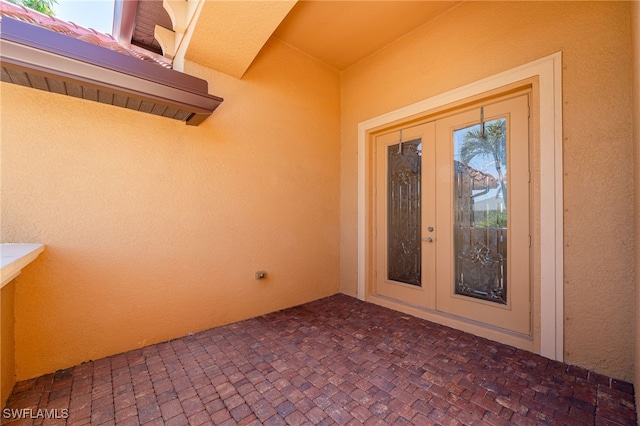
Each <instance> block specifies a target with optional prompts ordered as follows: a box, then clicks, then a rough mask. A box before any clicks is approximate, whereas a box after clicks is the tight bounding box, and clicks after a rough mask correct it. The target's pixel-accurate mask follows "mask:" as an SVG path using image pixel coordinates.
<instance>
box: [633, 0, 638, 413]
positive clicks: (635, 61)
mask: <svg viewBox="0 0 640 426" xmlns="http://www.w3.org/2000/svg"><path fill="white" fill-rule="evenodd" d="M631 41H632V46H633V139H634V148H635V155H634V159H635V164H634V170H635V216H636V223H635V230H636V232H635V235H636V244H635V254H636V259H635V261H636V297H635V323H634V324H635V331H636V333H635V380H634V383H635V389H636V411H638V412H640V1H632V2H631Z"/></svg>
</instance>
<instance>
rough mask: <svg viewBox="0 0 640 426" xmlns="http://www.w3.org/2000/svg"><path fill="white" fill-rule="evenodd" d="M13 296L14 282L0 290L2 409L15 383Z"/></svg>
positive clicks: (0, 390)
mask: <svg viewBox="0 0 640 426" xmlns="http://www.w3.org/2000/svg"><path fill="white" fill-rule="evenodd" d="M14 295H15V280H14V281H12V282H10V283H8V284H7V285H5V286H4V287H2V290H0V336H1V338H0V407H1V408H4V404H5V403H6V402H7V398H8V397H9V394H10V393H11V390H12V389H13V386H14V385H15V383H16V366H15V358H14V355H15V345H14V333H13V331H14V329H13V327H14V318H15V317H14V308H13V306H14Z"/></svg>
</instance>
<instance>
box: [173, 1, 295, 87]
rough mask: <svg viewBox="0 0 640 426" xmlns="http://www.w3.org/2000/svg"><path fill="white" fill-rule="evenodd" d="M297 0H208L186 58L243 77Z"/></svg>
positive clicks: (194, 30)
mask: <svg viewBox="0 0 640 426" xmlns="http://www.w3.org/2000/svg"><path fill="white" fill-rule="evenodd" d="M296 1H297V0H280V1H205V2H204V4H203V6H202V9H201V11H200V15H199V17H198V21H197V24H196V25H195V28H194V29H193V33H192V36H191V40H190V42H189V46H188V48H187V51H186V54H185V59H187V60H190V61H193V62H196V63H198V64H200V65H204V66H206V67H208V68H211V69H214V70H217V71H220V72H223V73H225V74H229V75H231V76H233V77H236V78H241V77H242V76H243V75H244V73H245V72H246V71H247V69H248V68H249V66H250V65H251V63H252V62H253V60H254V59H255V57H256V56H257V55H258V53H259V52H260V49H262V47H263V46H264V44H265V43H266V42H267V40H268V39H269V38H270V37H271V35H272V34H273V32H274V31H275V29H276V28H277V27H278V25H280V23H281V22H282V20H283V19H284V18H285V17H286V16H287V14H288V13H289V11H290V10H291V8H292V7H293V6H294V5H295V4H296Z"/></svg>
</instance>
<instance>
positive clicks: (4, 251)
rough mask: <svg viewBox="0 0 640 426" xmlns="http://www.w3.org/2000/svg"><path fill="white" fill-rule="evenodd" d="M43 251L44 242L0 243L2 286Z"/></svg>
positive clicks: (0, 286)
mask: <svg viewBox="0 0 640 426" xmlns="http://www.w3.org/2000/svg"><path fill="white" fill-rule="evenodd" d="M43 251H44V244H13V243H3V244H0V257H1V260H2V263H1V265H0V266H1V268H0V278H1V279H2V285H0V288H2V287H4V285H5V284H7V283H8V282H9V281H11V280H13V279H14V278H15V277H17V276H18V275H20V272H21V271H22V268H24V267H25V266H27V265H28V264H29V263H31V262H33V261H34V260H35V259H36V258H37V257H38V255H39V254H40V253H42V252H43Z"/></svg>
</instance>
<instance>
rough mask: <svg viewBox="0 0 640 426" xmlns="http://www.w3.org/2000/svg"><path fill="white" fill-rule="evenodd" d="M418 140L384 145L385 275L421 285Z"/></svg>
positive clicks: (420, 163)
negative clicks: (385, 193) (385, 179)
mask: <svg viewBox="0 0 640 426" xmlns="http://www.w3.org/2000/svg"><path fill="white" fill-rule="evenodd" d="M421 155H422V143H421V141H420V140H419V139H418V140H414V141H409V142H401V143H398V144H395V145H391V146H389V147H388V148H387V160H388V164H387V166H388V167H387V170H388V172H387V173H388V179H387V278H388V279H389V280H393V281H399V282H403V283H406V284H412V285H416V286H421V285H422V281H421V271H422V266H421V264H422V259H421V238H422V230H421V219H422V214H421V174H422V171H421V168H422V161H421Z"/></svg>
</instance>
